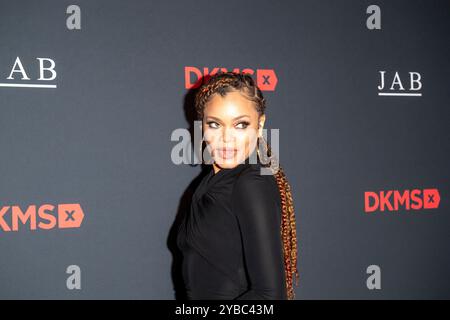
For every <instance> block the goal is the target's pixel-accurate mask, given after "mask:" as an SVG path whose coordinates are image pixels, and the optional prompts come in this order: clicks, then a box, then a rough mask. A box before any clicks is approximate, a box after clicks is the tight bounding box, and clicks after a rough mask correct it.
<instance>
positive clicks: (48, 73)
mask: <svg viewBox="0 0 450 320" xmlns="http://www.w3.org/2000/svg"><path fill="white" fill-rule="evenodd" d="M36 60H38V63H39V64H38V71H39V78H37V79H36V80H37V81H52V80H55V79H56V76H57V73H56V71H55V61H54V60H53V59H50V58H36ZM16 77H17V78H19V79H16ZM6 79H7V80H14V81H15V82H6V83H0V87H12V88H56V84H42V83H23V82H22V81H29V80H31V78H30V77H29V76H28V74H27V72H26V70H25V68H24V66H23V64H22V61H21V60H20V58H19V57H17V58H16V61H15V62H14V65H13V66H12V68H11V72H10V73H9V76H8V77H7V78H6ZM18 81H20V82H21V83H19V82H18Z"/></svg>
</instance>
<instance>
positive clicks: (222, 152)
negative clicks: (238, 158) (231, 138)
mask: <svg viewBox="0 0 450 320" xmlns="http://www.w3.org/2000/svg"><path fill="white" fill-rule="evenodd" d="M216 150H217V152H218V153H219V157H220V158H222V159H233V158H234V156H235V155H236V151H237V150H236V149H229V148H221V149H216Z"/></svg>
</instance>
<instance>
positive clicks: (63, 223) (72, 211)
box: [0, 203, 84, 232]
mask: <svg viewBox="0 0 450 320" xmlns="http://www.w3.org/2000/svg"><path fill="white" fill-rule="evenodd" d="M83 218H84V213H83V209H81V206H80V204H78V203H66V204H58V205H57V206H54V205H51V204H43V205H41V206H36V205H29V206H28V208H26V210H22V209H21V208H20V207H19V206H17V205H16V206H3V207H0V232H1V231H5V232H9V231H19V230H20V229H29V230H36V229H37V228H39V229H44V230H49V229H53V228H59V229H64V228H79V227H80V226H81V222H82V221H83Z"/></svg>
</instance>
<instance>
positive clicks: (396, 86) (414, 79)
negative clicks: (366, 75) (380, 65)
mask: <svg viewBox="0 0 450 320" xmlns="http://www.w3.org/2000/svg"><path fill="white" fill-rule="evenodd" d="M378 72H379V74H380V85H379V86H378V95H379V96H406V97H421V96H422V92H420V90H421V89H422V76H421V75H420V73H419V72H408V75H409V76H408V80H409V87H407V88H406V89H405V87H404V85H403V82H402V80H401V79H400V75H399V73H398V72H397V71H395V73H394V75H393V76H392V75H386V71H378ZM388 76H389V77H392V82H391V86H390V87H389V85H387V86H386V82H387V80H386V77H388ZM403 77H404V76H403ZM403 81H404V82H405V80H403Z"/></svg>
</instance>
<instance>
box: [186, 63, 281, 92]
mask: <svg viewBox="0 0 450 320" xmlns="http://www.w3.org/2000/svg"><path fill="white" fill-rule="evenodd" d="M219 71H220V72H228V70H227V69H226V68H213V69H212V70H209V68H206V67H204V68H197V67H184V82H185V88H186V89H195V88H198V87H199V86H201V85H202V83H203V82H204V81H208V79H209V77H210V76H212V75H215V74H216V73H218V72H219ZM233 72H240V70H239V69H238V68H235V69H233ZM242 73H246V74H249V75H251V76H255V77H254V80H255V81H256V85H257V86H258V88H259V89H260V90H261V91H275V87H276V86H277V83H278V78H277V75H276V74H275V71H274V70H273V69H256V70H253V69H249V68H246V69H242Z"/></svg>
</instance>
